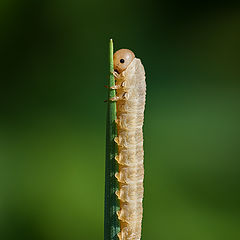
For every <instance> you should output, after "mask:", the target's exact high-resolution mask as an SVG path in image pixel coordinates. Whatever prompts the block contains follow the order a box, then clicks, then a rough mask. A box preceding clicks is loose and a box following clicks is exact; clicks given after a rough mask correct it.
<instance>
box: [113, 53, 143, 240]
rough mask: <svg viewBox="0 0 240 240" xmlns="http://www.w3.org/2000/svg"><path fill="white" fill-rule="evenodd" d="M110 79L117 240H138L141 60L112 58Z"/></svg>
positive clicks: (130, 55)
mask: <svg viewBox="0 0 240 240" xmlns="http://www.w3.org/2000/svg"><path fill="white" fill-rule="evenodd" d="M113 61H114V76H115V80H116V85H115V86H114V87H112V88H113V89H116V91H117V93H116V97H115V98H114V99H112V100H115V101H116V102H117V120H116V123H117V132H118V136H117V137H116V138H115V141H116V143H117V144H118V155H117V156H116V160H117V162H118V163H119V172H118V173H116V174H115V176H116V178H117V179H118V181H119V191H117V192H116V194H117V196H118V198H119V200H120V210H119V211H118V213H117V214H118V218H119V220H120V233H119V234H118V237H119V239H120V240H140V239H141V228H142V214H143V207H142V201H143V178H144V168H143V155H144V154H143V132H142V127H143V119H144V109H145V95H146V82H145V71H144V67H143V65H142V63H141V60H140V59H138V58H135V55H134V53H133V52H132V51H130V50H128V49H121V50H118V51H117V52H116V53H115V54H114V56H113Z"/></svg>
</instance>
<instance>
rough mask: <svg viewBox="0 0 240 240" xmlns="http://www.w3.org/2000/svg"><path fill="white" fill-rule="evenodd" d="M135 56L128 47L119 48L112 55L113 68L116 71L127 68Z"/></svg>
mask: <svg viewBox="0 0 240 240" xmlns="http://www.w3.org/2000/svg"><path fill="white" fill-rule="evenodd" d="M134 58H135V55H134V53H133V52H132V51H131V50H129V49H120V50H118V51H117V52H115V53H114V55H113V63H114V70H115V71H117V72H118V73H121V72H123V71H124V70H126V69H127V67H128V66H129V64H130V63H131V62H132V60H133V59H134Z"/></svg>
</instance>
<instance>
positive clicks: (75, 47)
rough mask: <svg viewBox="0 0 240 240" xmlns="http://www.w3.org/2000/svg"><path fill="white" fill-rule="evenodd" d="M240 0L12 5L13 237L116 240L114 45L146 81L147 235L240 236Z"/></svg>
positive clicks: (6, 40)
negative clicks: (110, 125)
mask: <svg viewBox="0 0 240 240" xmlns="http://www.w3.org/2000/svg"><path fill="white" fill-rule="evenodd" d="M239 26H240V8H239V4H236V3H232V2H231V1H218V2H214V1H212V2H211V1H201V2H200V1H177V0H168V1H167V0H162V1H154V0H149V1H146V0H145V1H142V0H139V1H137V0H132V1H127V0H122V1H99V0H80V1H74V0H68V1H63V0H52V1H47V0H41V1H34V0H22V1H17V0H1V2H0V27H1V28H0V29H1V35H0V44H1V45H0V55H1V66H0V69H1V77H0V79H1V86H0V239H1V240H22V239H24V240H28V239H29V240H80V239H81V240H82V239H84V240H96V239H103V212H104V210H103V208H104V164H105V119H106V104H104V102H103V101H104V100H105V99H106V98H107V92H106V89H104V87H103V86H104V85H106V84H107V80H108V75H109V73H108V69H109V66H108V64H109V62H108V43H109V39H110V38H113V39H114V43H115V48H116V49H119V48H129V49H131V50H133V51H134V52H135V54H136V56H137V57H139V58H141V60H142V62H143V64H144V66H145V70H146V76H147V104H146V112H145V125H144V137H145V138H144V141H145V146H144V147H145V197H144V220H143V237H142V239H144V240H150V239H156V240H158V239H159V240H160V239H161V240H182V239H184V240H215V239H216V240H221V239H223V240H235V239H239V238H240V231H239V224H240V218H239V214H240V208H239V201H240V193H239V184H240V161H239V160H240V146H239V142H240V124H239V123H240V85H239V80H240V72H239V56H240V45H239V42H240V27H239Z"/></svg>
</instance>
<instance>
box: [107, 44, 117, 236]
mask: <svg viewBox="0 0 240 240" xmlns="http://www.w3.org/2000/svg"><path fill="white" fill-rule="evenodd" d="M109 50H110V77H109V84H108V85H109V87H111V86H113V85H115V79H114V76H113V74H112V73H113V70H114V69H113V41H112V39H111V40H110V45H109ZM115 94H116V93H115V90H111V89H108V99H110V98H112V97H115ZM115 119H116V102H111V101H108V109H107V127H106V131H107V132H106V163H105V213H104V240H118V237H117V234H118V233H119V231H120V224H119V220H118V217H117V214H116V213H117V211H118V210H119V200H118V199H117V196H116V194H115V191H116V190H117V189H118V181H117V179H116V178H115V173H116V172H117V171H118V164H117V161H116V160H115V156H116V154H117V145H116V143H115V142H114V138H115V137H116V136H117V127H116V123H115Z"/></svg>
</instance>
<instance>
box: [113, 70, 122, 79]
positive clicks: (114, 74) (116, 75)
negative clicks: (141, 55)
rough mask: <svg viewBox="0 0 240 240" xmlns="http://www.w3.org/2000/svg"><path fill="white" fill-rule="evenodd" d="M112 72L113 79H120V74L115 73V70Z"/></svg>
mask: <svg viewBox="0 0 240 240" xmlns="http://www.w3.org/2000/svg"><path fill="white" fill-rule="evenodd" d="M112 74H113V76H114V77H115V79H120V74H119V73H117V72H116V71H113V72H112Z"/></svg>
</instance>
